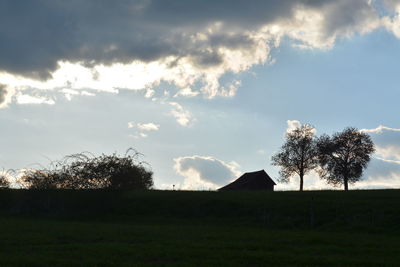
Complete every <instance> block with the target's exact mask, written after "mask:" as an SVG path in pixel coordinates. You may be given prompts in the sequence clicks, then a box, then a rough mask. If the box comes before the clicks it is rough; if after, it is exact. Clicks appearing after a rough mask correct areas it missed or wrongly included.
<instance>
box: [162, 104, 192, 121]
mask: <svg viewBox="0 0 400 267" xmlns="http://www.w3.org/2000/svg"><path fill="white" fill-rule="evenodd" d="M168 104H169V105H171V106H172V110H171V112H170V115H171V116H173V117H174V118H175V119H176V122H177V123H179V124H180V125H182V126H184V127H190V126H192V125H193V123H194V122H195V119H194V118H193V116H192V113H190V112H189V111H188V110H186V109H184V108H183V107H182V105H180V104H179V103H177V102H168Z"/></svg>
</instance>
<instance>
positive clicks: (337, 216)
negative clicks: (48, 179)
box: [0, 189, 400, 266]
mask: <svg viewBox="0 0 400 267" xmlns="http://www.w3.org/2000/svg"><path fill="white" fill-rule="evenodd" d="M0 227H1V228H0V232H1V238H0V242H1V244H0V265H1V266H4V265H24V266H27V265H29V266H43V265H51V266H57V265H68V266H71V265H74V266H75V265H81V266H124V265H125V266H132V265H134V266H188V265H189V266H190V265H193V266H198V265H208V266H210V265H211V266H213V265H214V266H215V265H219V266H243V265H245V266H262V265H286V266H287V265H289V266H310V265H329V266H398V263H399V262H400V246H399V245H398V244H399V242H400V190H360V191H348V192H343V191H305V192H207V191H203V192H189V191H157V190H154V191H116V190H80V191H79V190H37V191H36V190H11V189H7V190H1V191H0Z"/></svg>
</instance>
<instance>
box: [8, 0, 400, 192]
mask: <svg viewBox="0 0 400 267" xmlns="http://www.w3.org/2000/svg"><path fill="white" fill-rule="evenodd" d="M399 59H400V1H399V0H379V1H378V0H353V1H348V0H336V1H335V0H329V1H328V0H298V1H292V0H290V1H289V0H286V1H285V0H270V1H265V0H254V1H251V2H249V1H244V0H229V1H227V0H219V1H195V0H189V1H181V0H121V1H111V0H110V1H106V0H104V1H97V0H85V1H83V0H71V1H61V0H34V1H13V0H0V123H1V128H0V129H1V138H0V148H1V149H0V168H3V169H4V170H7V169H21V170H23V169H29V168H40V167H43V166H44V167H46V166H49V164H50V163H51V161H52V160H59V159H61V158H62V157H63V156H65V155H69V154H73V153H78V152H83V151H90V152H92V153H94V154H96V155H100V154H102V153H105V154H110V153H114V152H117V153H119V154H121V155H123V154H124V153H125V151H126V150H127V149H128V148H134V149H136V150H138V151H139V152H141V153H142V154H143V155H144V156H143V158H142V159H143V160H144V161H146V162H148V163H149V164H150V165H151V167H152V170H153V172H154V183H155V188H157V189H172V187H173V185H175V189H180V190H213V189H216V188H219V187H221V186H223V185H225V184H227V183H229V182H231V181H233V180H234V179H236V178H237V177H239V176H240V175H241V174H242V173H244V172H251V171H257V170H260V169H264V170H265V171H266V172H267V173H268V174H269V175H270V176H271V177H272V178H273V179H274V180H275V181H278V178H279V176H278V172H279V168H278V167H276V166H272V165H271V161H270V159H271V156H272V155H273V154H275V153H276V152H277V151H278V150H279V148H280V146H281V145H282V144H283V142H284V138H285V133H286V132H287V131H288V130H290V129H293V127H297V126H299V125H301V124H305V123H307V124H311V125H313V126H314V127H315V129H316V134H317V136H318V135H321V134H323V133H326V134H333V133H335V132H340V131H342V130H343V129H344V128H346V127H349V126H352V127H356V128H358V129H360V130H362V131H363V132H365V133H368V134H370V135H371V137H372V140H373V141H374V143H375V145H376V152H375V153H374V155H373V157H372V160H371V162H370V164H369V166H368V168H367V169H366V171H365V172H364V175H363V180H362V181H360V182H358V183H356V184H354V185H352V186H350V188H353V189H354V188H356V189H366V188H400V118H399V114H400V112H399V111H400V108H399V99H400V90H399V82H400V75H398V74H399V64H400V63H399ZM298 184H299V181H298V178H297V177H293V179H291V181H290V183H288V184H282V183H278V185H277V186H276V189H277V190H296V189H297V188H298ZM305 189H309V190H311V189H332V187H331V186H330V185H328V184H326V182H325V181H323V180H320V179H319V178H318V175H317V174H316V173H310V174H308V175H307V176H306V177H305Z"/></svg>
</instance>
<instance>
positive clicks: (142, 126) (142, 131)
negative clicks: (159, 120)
mask: <svg viewBox="0 0 400 267" xmlns="http://www.w3.org/2000/svg"><path fill="white" fill-rule="evenodd" d="M128 128H129V129H136V131H135V134H134V135H132V136H133V137H135V138H139V137H142V138H145V137H148V136H149V134H148V132H150V131H158V130H159V129H160V125H159V124H155V123H152V122H149V123H135V122H133V121H130V122H128Z"/></svg>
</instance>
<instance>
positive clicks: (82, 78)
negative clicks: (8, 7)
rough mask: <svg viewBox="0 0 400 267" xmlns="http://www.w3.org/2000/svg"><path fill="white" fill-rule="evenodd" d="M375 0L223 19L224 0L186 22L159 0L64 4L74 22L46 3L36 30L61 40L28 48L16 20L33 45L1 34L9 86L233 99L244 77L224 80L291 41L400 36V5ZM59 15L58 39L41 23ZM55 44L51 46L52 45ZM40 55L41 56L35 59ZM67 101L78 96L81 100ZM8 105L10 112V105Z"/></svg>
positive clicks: (231, 12)
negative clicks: (170, 91)
mask: <svg viewBox="0 0 400 267" xmlns="http://www.w3.org/2000/svg"><path fill="white" fill-rule="evenodd" d="M373 2H374V1H369V0H354V1H347V0H338V1H325V2H320V3H319V2H318V1H317V2H316V3H313V2H309V1H302V0H299V1H287V2H282V3H279V4H278V5H276V4H275V3H273V2H271V3H270V2H268V1H254V2H252V3H251V5H250V4H249V3H248V2H247V1H242V2H241V1H239V2H237V4H236V5H231V6H223V10H225V12H223V13H218V14H217V13H214V11H213V10H220V9H219V8H222V6H221V7H219V6H220V5H225V3H223V2H221V3H219V2H215V3H213V4H212V5H210V7H211V6H213V5H214V6H215V8H213V9H212V10H210V9H209V8H208V6H207V5H209V3H207V4H206V3H197V4H195V5H189V4H186V3H182V2H181V3H180V5H181V9H180V10H181V11H182V10H187V11H188V12H187V13H188V14H192V15H193V16H192V17H186V16H185V15H183V14H185V12H184V13H182V12H181V13H180V14H179V16H178V14H176V12H177V11H176V10H175V9H169V8H167V9H165V8H164V9H163V10H160V9H158V8H159V5H158V1H149V2H146V4H143V3H144V2H143V3H142V2H141V3H140V4H139V2H137V1H132V2H130V1H128V2H127V3H126V4H124V5H122V4H118V3H113V8H112V9H110V8H109V6H108V4H107V3H103V5H98V4H96V2H95V1H90V0H88V1H87V4H86V5H85V6H76V5H75V4H74V3H73V2H71V3H66V4H65V8H67V9H68V10H71V13H70V15H71V16H72V19H71V18H70V19H69V20H68V23H67V22H66V21H64V19H65V17H64V16H63V12H65V9H60V7H59V6H57V5H53V4H52V2H48V3H46V4H44V5H42V6H40V7H39V6H35V5H34V4H32V5H31V8H32V9H33V10H32V13H28V14H26V16H27V18H30V17H32V18H31V19H30V21H31V24H32V25H31V27H32V28H34V27H35V26H36V28H41V29H42V33H43V34H44V35H46V34H48V38H45V37H46V36H44V38H43V40H50V39H51V40H54V42H52V43H51V44H50V43H46V42H44V41H43V42H38V43H31V42H26V41H25V38H27V39H29V38H30V37H31V35H32V34H34V31H32V30H31V29H30V28H29V27H26V25H18V24H16V25H15V28H20V30H21V31H22V32H23V33H25V35H23V34H21V36H19V37H18V38H21V40H19V41H20V43H21V44H25V43H26V46H27V47H24V46H22V50H21V51H19V50H18V49H19V46H18V47H15V46H13V45H12V43H10V42H11V39H8V38H9V37H8V36H7V35H4V36H2V38H3V39H4V40H2V41H3V42H2V43H3V44H4V48H3V49H5V50H4V51H2V53H0V61H1V62H2V63H1V64H0V83H1V84H4V85H6V86H7V87H8V88H11V89H10V90H8V92H9V93H10V92H11V93H14V94H16V93H17V92H20V91H23V90H27V89H42V90H54V89H59V90H63V89H68V90H74V91H79V90H85V92H91V90H96V91H105V92H114V93H117V92H119V90H144V91H145V92H146V93H145V97H148V98H151V97H153V95H154V93H155V92H154V89H155V88H157V86H159V85H160V84H161V83H162V82H166V83H169V84H171V85H173V86H175V87H176V88H177V93H176V94H175V96H180V97H194V96H202V97H205V98H214V97H233V96H235V95H236V92H237V90H238V88H239V87H240V84H241V82H240V80H237V79H236V78H233V80H231V81H227V82H226V83H221V77H223V76H224V75H225V74H227V73H230V74H237V73H240V72H244V71H248V70H250V69H251V68H252V67H253V66H255V65H258V64H268V63H271V62H274V60H275V59H273V58H272V57H271V51H272V50H273V49H274V48H276V47H279V45H280V44H281V42H282V40H283V39H284V38H285V37H286V38H289V40H292V42H293V43H292V45H293V46H296V47H299V48H307V49H322V50H326V49H331V48H332V47H333V46H334V44H335V42H336V41H337V40H338V39H340V38H350V37H351V36H353V35H355V34H366V33H369V32H372V31H373V30H375V29H378V28H380V27H384V28H386V29H388V30H389V31H391V32H393V33H394V34H395V35H396V36H398V37H399V36H400V34H399V33H398V32H400V31H399V30H398V29H400V27H399V26H398V25H400V19H399V10H400V8H399V6H400V5H399V3H398V2H397V1H386V2H387V5H386V8H388V9H390V10H392V11H393V12H392V13H389V15H385V16H380V15H379V12H378V11H377V9H376V7H375V6H374V4H373ZM138 6H140V8H138ZM127 7H128V8H127ZM35 8H36V9H37V11H38V14H36V13H35V10H34V9H35ZM103 9H104V10H107V14H108V15H109V17H108V18H105V19H103V20H99V19H98V16H96V12H102V11H104V10H103ZM49 10H51V11H52V12H49ZM110 10H112V12H111V11H110ZM127 10H130V12H133V13H130V12H127ZM194 10H195V11H196V12H194ZM244 10H248V11H244ZM250 10H251V12H250ZM39 11H40V12H39ZM114 11H115V14H114V13H113V12H114ZM52 13H56V14H59V16H58V17H59V20H58V21H48V22H47V24H51V25H52V27H54V28H55V29H58V30H57V31H56V32H57V36H53V35H54V31H50V29H49V28H48V27H47V26H43V25H36V24H38V23H40V21H43V20H44V21H46V19H49V20H51V19H52V18H50V17H49V18H47V17H46V16H48V14H52ZM338 14H340V17H339V18H338V16H339V15H338ZM36 16H41V19H40V20H38V19H37V18H36ZM113 16H118V18H119V19H113ZM10 18H12V16H10ZM171 18H174V20H171ZM72 22H73V23H72ZM4 25H7V24H4ZM93 25H95V26H93ZM39 26H40V27H39ZM0 27H1V26H0ZM3 27H5V26H3ZM69 27H72V28H69ZM93 27H96V28H97V27H98V28H101V29H102V31H101V32H99V31H98V30H94V29H93ZM75 29H79V30H75ZM0 30H1V28H0ZM17 41H18V40H17ZM50 45H51V49H46V47H47V46H50ZM28 46H29V47H28ZM7 49H8V50H7ZM26 51H30V52H29V54H26V53H27V52H26ZM17 53H19V55H20V56H19V59H18V60H14V61H12V60H11V57H10V55H13V54H17ZM32 55H34V56H32ZM36 55H37V56H36ZM39 56H41V57H42V58H41V59H40V60H39V59H38V58H35V57H39ZM38 62H40V64H39V63H38ZM81 95H85V94H84V93H82V94H81ZM65 96H66V98H67V99H71V98H72V96H74V94H71V93H67V94H65ZM8 99H12V98H10V97H8ZM1 103H3V104H0V105H2V106H3V107H5V106H6V104H5V103H6V102H5V101H3V102H1ZM43 103H44V102H43Z"/></svg>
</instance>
